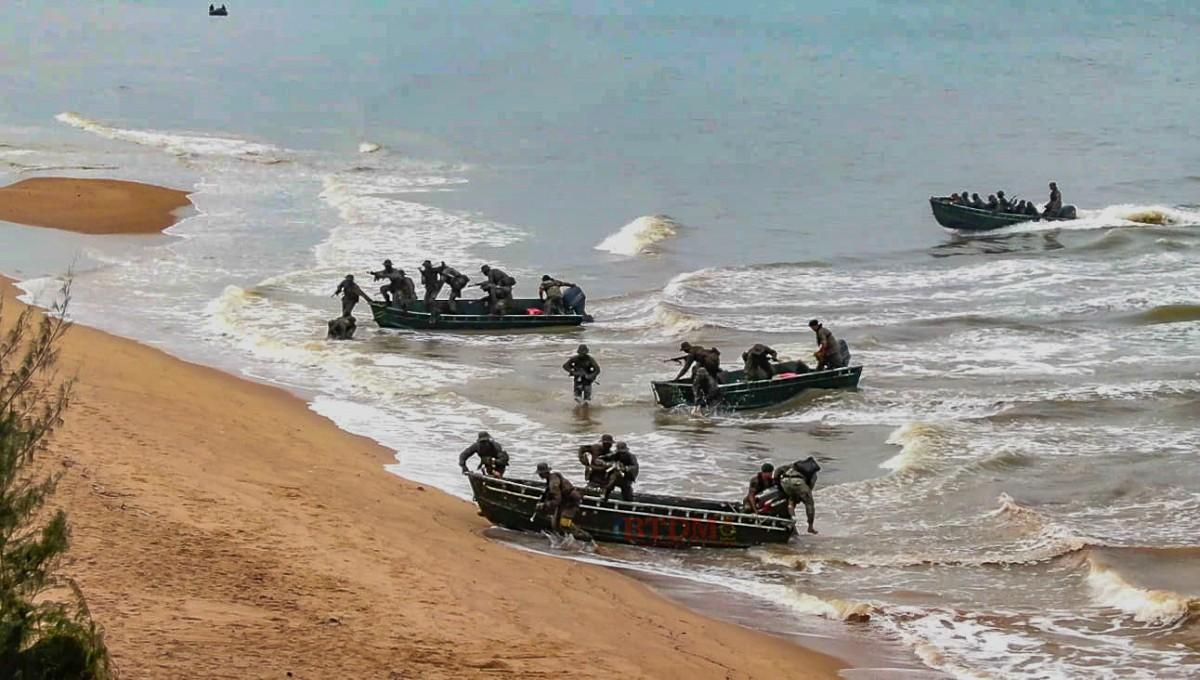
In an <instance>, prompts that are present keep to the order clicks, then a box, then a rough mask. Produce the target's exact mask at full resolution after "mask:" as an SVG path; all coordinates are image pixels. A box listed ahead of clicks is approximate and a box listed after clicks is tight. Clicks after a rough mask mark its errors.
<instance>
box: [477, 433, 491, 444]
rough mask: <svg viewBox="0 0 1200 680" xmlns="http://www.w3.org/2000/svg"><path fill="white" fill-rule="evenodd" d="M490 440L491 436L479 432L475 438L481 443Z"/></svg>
mask: <svg viewBox="0 0 1200 680" xmlns="http://www.w3.org/2000/svg"><path fill="white" fill-rule="evenodd" d="M491 438H492V435H490V434H488V433H487V431H480V433H479V436H478V437H476V439H477V440H478V441H481V442H485V441H488V440H489V439H491Z"/></svg>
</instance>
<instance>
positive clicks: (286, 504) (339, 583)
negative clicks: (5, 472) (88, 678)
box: [3, 283, 842, 680]
mask: <svg viewBox="0 0 1200 680" xmlns="http://www.w3.org/2000/svg"><path fill="white" fill-rule="evenodd" d="M3 285H4V293H3V294H4V297H5V305H6V313H5V315H4V316H5V324H6V325H7V324H8V323H11V319H12V318H13V317H14V315H15V313H16V310H17V309H18V308H19V303H17V302H16V301H15V299H14V298H13V292H14V289H13V288H12V287H11V286H10V285H9V284H8V283H4V284H3ZM62 362H63V364H64V368H66V369H67V371H68V372H75V371H77V372H78V376H79V382H78V386H77V389H76V396H75V400H74V403H73V405H72V407H71V408H70V410H69V411H68V412H67V414H66V422H65V425H64V426H63V427H62V429H61V430H60V431H59V433H58V434H57V435H56V436H55V438H54V441H53V444H52V446H51V448H50V450H49V451H48V452H47V454H46V455H45V456H44V458H43V464H45V465H46V466H48V467H49V468H50V469H62V470H65V472H66V476H65V477H64V479H63V481H62V484H61V485H60V488H59V492H58V495H57V501H58V502H59V503H61V504H62V505H63V506H64V507H65V508H66V509H67V511H68V512H69V516H70V520H71V523H72V532H73V533H72V536H73V543H72V551H71V553H70V556H69V558H68V559H67V561H66V564H65V569H66V571H67V572H68V573H69V574H70V575H71V576H73V577H75V578H76V579H77V580H78V581H79V583H80V584H81V586H82V587H83V591H84V592H85V593H86V595H87V598H88V603H89V606H90V607H91V611H92V612H93V614H94V615H95V617H96V618H97V620H98V621H99V622H100V624H101V625H102V626H103V627H104V628H105V631H106V634H107V638H108V640H109V643H110V645H111V649H112V652H113V655H114V658H115V661H116V663H117V666H118V667H119V669H120V670H121V671H122V672H123V673H125V674H127V675H130V676H135V677H139V678H143V677H144V678H168V677H170V678H175V677H211V678H246V677H286V674H288V673H291V676H292V677H296V678H327V677H364V678H365V677H382V678H386V677H392V678H474V677H489V678H494V677H514V678H535V677H548V676H550V675H558V674H561V673H564V672H567V673H570V674H571V675H572V676H574V677H582V678H611V677H618V676H619V677H623V678H658V679H670V678H680V679H681V680H682V679H684V678H688V679H689V680H692V679H695V678H775V677H779V673H780V670H781V669H788V672H787V674H788V676H789V677H795V678H827V677H836V671H837V669H838V668H839V667H840V666H841V665H842V664H840V663H839V662H838V661H836V660H834V659H832V658H830V657H826V656H824V655H821V654H819V653H816V652H812V651H809V650H807V649H804V648H802V647H800V646H797V645H795V644H793V643H790V642H787V641H784V640H782V639H778V638H774V637H771V636H768V635H765V634H761V633H758V632H754V631H751V630H749V629H746V628H742V627H740V626H737V625H734V624H730V623H725V622H719V621H715V620H712V619H709V618H706V617H704V616H701V615H699V614H696V613H694V612H692V611H690V610H687V609H685V608H683V607H680V606H678V605H675V604H673V603H671V602H668V601H666V600H664V599H662V598H661V597H659V596H657V595H656V594H654V593H653V592H652V591H650V590H649V589H648V588H647V587H646V586H644V585H642V584H640V583H638V582H636V581H634V580H633V579H630V578H627V577H625V576H622V575H620V574H618V573H615V572H613V571H610V570H607V569H604V568H601V567H596V566H591V565H585V564H579V563H574V562H571V561H567V560H559V559H552V558H547V557H544V556H537V555H533V554H529V553H526V552H522V551H518V550H514V549H511V548H508V547H505V546H503V545H499V544H496V543H494V542H492V541H490V540H488V539H487V538H486V537H484V536H483V533H482V532H483V530H484V529H485V528H486V526H487V523H486V522H485V521H484V520H482V519H481V518H479V517H478V516H477V514H476V510H475V508H474V506H473V505H471V504H469V503H466V502H463V501H462V500H459V499H456V498H453V497H451V496H449V495H447V494H444V493H441V492H439V491H436V490H434V489H432V488H428V487H423V486H420V485H417V484H415V483H411V482H408V481H405V480H403V479H400V478H398V477H395V476H393V475H390V474H388V473H386V472H384V470H383V467H382V466H383V465H384V464H385V463H388V462H391V461H392V460H393V458H392V452H391V451H389V450H387V449H384V448H382V447H380V446H378V445H376V444H374V443H373V442H371V441H369V440H366V439H363V438H359V437H355V436H352V435H349V434H347V433H345V432H343V431H341V430H339V429H338V428H337V427H335V426H334V425H333V423H332V422H330V421H328V420H326V419H324V418H322V417H320V416H317V415H315V414H314V413H312V412H311V411H310V410H309V409H308V408H307V407H306V405H305V404H304V402H302V401H301V400H299V399H298V398H295V397H293V396H292V395H290V394H288V393H286V392H284V391H282V390H279V389H276V388H272V387H268V386H264V385H260V384H256V383H251V382H248V381H244V380H240V379H238V378H235V377H233V376H230V375H227V374H224V373H221V372H219V371H216V370H213V369H208V368H204V367H201V366H197V365H193V364H188V363H186V362H183V361H180V360H177V359H174V358H171V357H169V356H167V355H166V354H163V353H161V352H159V351H157V350H154V349H150V348H147V347H144V346H141V345H138V344H137V343H134V342H131V341H128V340H124V339H121V338H116V337H113V336H110V335H107V334H105V333H102V332H99V331H95V330H92V329H88V328H84V327H75V328H74V329H72V331H71V332H70V333H69V334H68V336H67V339H66V341H65V344H64V347H63V353H62ZM454 453H455V452H447V453H446V455H447V459H446V460H447V464H448V465H450V464H453V462H452V458H453V454H454Z"/></svg>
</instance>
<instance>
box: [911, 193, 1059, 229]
mask: <svg viewBox="0 0 1200 680" xmlns="http://www.w3.org/2000/svg"><path fill="white" fill-rule="evenodd" d="M929 207H930V208H932V210H933V219H935V220H937V223H938V224H940V225H942V226H943V227H946V228H947V229H955V230H957V231H991V230H992V229H999V228H1001V227H1007V226H1009V225H1013V224H1021V223H1022V222H1062V221H1066V220H1067V218H1050V217H1042V216H1040V215H1039V216H1033V215H1014V214H1011V213H1002V212H993V211H991V210H985V209H980V208H972V207H970V206H966V205H957V204H955V203H951V202H950V201H948V200H946V199H942V198H930V199H929ZM1066 208H1069V209H1070V210H1071V211H1072V212H1073V211H1074V207H1073V206H1066Z"/></svg>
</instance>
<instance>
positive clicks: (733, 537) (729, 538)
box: [468, 473, 796, 548]
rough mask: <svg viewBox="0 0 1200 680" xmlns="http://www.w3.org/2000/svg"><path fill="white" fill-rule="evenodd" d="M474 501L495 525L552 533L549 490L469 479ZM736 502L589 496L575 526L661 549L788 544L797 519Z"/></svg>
mask: <svg viewBox="0 0 1200 680" xmlns="http://www.w3.org/2000/svg"><path fill="white" fill-rule="evenodd" d="M468 477H469V478H470V480H471V490H472V491H473V492H474V494H475V502H476V503H477V504H478V505H479V509H480V511H481V512H482V514H483V516H484V517H486V518H487V519H488V520H490V521H491V522H493V523H494V524H497V525H500V526H503V527H507V528H509V529H515V530H517V531H548V530H549V529H550V520H551V518H550V517H549V516H547V515H542V514H537V513H536V512H535V506H536V505H537V503H538V501H539V500H540V499H541V495H542V489H543V488H544V485H543V484H542V483H541V482H534V481H528V480H521V479H501V478H496V477H488V476H486V475H481V474H478V473H471V474H470V475H468ZM738 505H739V504H737V503H728V502H723V501H705V500H700V499H687V498H676V497H673V496H656V495H652V494H634V499H633V500H632V501H629V502H626V501H622V500H619V499H612V500H608V501H605V500H603V499H602V498H601V497H600V496H597V495H586V496H585V497H584V499H583V504H582V506H581V507H580V508H579V512H578V514H576V515H575V525H576V526H577V527H579V528H580V529H582V530H584V531H586V532H587V533H588V534H590V535H591V537H592V538H593V539H595V540H597V541H604V542H608V543H627V544H630V545H644V546H652V547H659V548H749V547H752V546H756V545H762V544H764V543H786V542H788V540H790V539H791V537H792V534H794V533H795V531H796V523H795V521H794V520H792V519H790V518H785V517H778V516H771V515H754V514H747V513H743V512H741V511H740V508H739V507H738Z"/></svg>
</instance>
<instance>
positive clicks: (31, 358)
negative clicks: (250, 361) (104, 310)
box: [0, 287, 114, 680]
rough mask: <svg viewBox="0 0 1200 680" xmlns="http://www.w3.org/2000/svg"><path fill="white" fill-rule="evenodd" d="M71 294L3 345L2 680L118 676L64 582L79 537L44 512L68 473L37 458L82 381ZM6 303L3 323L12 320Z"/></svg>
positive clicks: (16, 328)
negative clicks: (60, 570)
mask: <svg viewBox="0 0 1200 680" xmlns="http://www.w3.org/2000/svg"><path fill="white" fill-rule="evenodd" d="M68 288H69V287H64V288H63V291H62V295H61V298H60V299H61V300H62V302H61V303H60V304H56V305H55V306H54V308H53V310H52V312H51V313H50V314H42V313H41V312H40V311H37V310H34V309H32V308H30V307H26V308H25V309H24V310H23V311H22V312H21V313H20V314H19V315H18V316H17V318H16V319H15V322H14V323H13V324H12V326H11V328H9V330H8V331H7V332H5V333H3V335H2V336H0V678H6V679H8V678H11V679H13V680H59V679H63V680H65V679H67V678H71V679H75V678H85V679H94V680H106V679H108V678H112V677H114V673H113V672H112V669H111V668H110V665H109V661H108V651H107V649H106V648H105V646H104V640H103V638H102V636H101V634H100V632H99V631H98V630H97V628H96V625H95V623H93V622H92V620H91V616H90V615H89V613H88V611H87V604H86V602H85V601H84V598H83V594H82V593H81V592H80V590H79V588H78V587H77V586H76V585H75V584H74V582H72V581H71V580H70V579H68V578H66V577H64V576H61V575H59V574H57V573H56V569H57V567H58V564H59V561H60V559H61V557H62V556H63V554H64V553H65V552H66V551H67V543H68V537H69V530H68V526H67V515H66V513H64V512H63V511H62V510H55V511H51V510H50V509H46V508H44V506H45V504H46V500H47V498H48V497H49V496H50V494H52V493H53V492H54V488H55V486H56V485H57V483H58V480H59V477H60V476H61V473H57V474H55V473H47V472H44V471H39V470H38V469H37V468H36V467H35V466H34V458H35V456H36V455H37V454H38V453H40V452H41V451H42V450H43V449H44V447H45V445H46V442H47V440H48V438H49V437H50V435H51V434H52V433H53V432H54V429H55V428H56V427H57V426H58V425H59V424H60V423H61V422H62V415H63V412H64V411H65V410H66V408H67V404H68V403H69V402H70V399H71V388H72V383H73V381H72V380H70V379H63V378H62V377H61V376H59V375H58V370H57V368H58V349H59V345H60V342H61V340H62V337H63V334H65V333H66V332H67V329H68V328H69V327H70V324H69V323H68V322H66V321H65V320H64V316H65V312H66V306H67V300H68V299H69V290H68ZM4 312H5V310H4V309H3V303H2V302H0V320H3V318H4Z"/></svg>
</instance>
